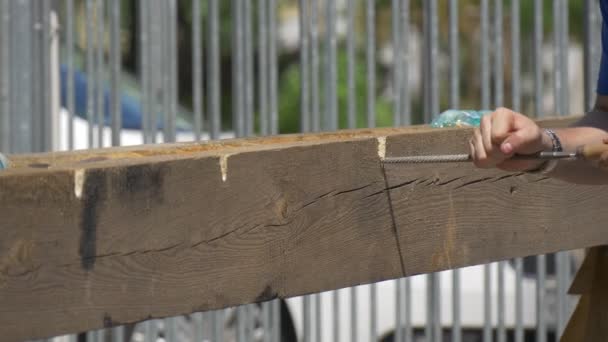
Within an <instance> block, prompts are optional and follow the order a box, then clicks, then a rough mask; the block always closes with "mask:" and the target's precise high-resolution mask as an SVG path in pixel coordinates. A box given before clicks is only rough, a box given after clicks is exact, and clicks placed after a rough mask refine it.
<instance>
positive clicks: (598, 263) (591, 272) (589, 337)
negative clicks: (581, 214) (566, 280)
mask: <svg viewBox="0 0 608 342" xmlns="http://www.w3.org/2000/svg"><path fill="white" fill-rule="evenodd" d="M569 293H570V294H574V295H580V296H581V297H580V300H579V302H578V305H577V307H576V310H575V311H574V313H573V314H572V317H571V318H570V321H569V322H568V325H567V326H566V329H565V331H564V334H563V335H562V338H561V340H560V341H561V342H574V341H608V246H601V247H594V248H591V249H590V251H589V253H588V254H587V256H586V257H585V261H583V264H582V265H581V268H580V269H579V271H578V273H577V274H576V277H575V278H574V281H573V283H572V286H571V287H570V291H569Z"/></svg>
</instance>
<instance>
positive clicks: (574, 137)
mask: <svg viewBox="0 0 608 342" xmlns="http://www.w3.org/2000/svg"><path fill="white" fill-rule="evenodd" d="M556 133H557V135H558V136H559V138H560V140H561V142H562V145H563V147H564V150H566V151H574V150H576V148H577V147H578V146H581V145H585V144H601V143H602V142H603V140H604V139H606V138H608V111H607V112H603V111H599V110H594V111H592V112H589V113H587V114H586V115H585V116H584V117H583V118H582V119H581V120H579V121H578V122H576V123H575V124H574V125H573V127H571V128H565V129H561V130H556ZM548 175H549V176H551V177H555V178H558V179H562V180H565V181H568V182H572V183H580V184H608V171H606V170H605V169H602V168H600V167H598V166H597V165H595V164H592V163H590V162H585V161H560V162H559V163H558V164H557V166H556V168H555V169H554V170H553V171H552V172H550V173H549V174H548Z"/></svg>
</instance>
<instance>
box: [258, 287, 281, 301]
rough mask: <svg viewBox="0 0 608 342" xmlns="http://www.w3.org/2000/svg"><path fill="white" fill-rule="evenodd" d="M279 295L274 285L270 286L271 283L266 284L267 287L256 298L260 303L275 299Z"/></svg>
mask: <svg viewBox="0 0 608 342" xmlns="http://www.w3.org/2000/svg"><path fill="white" fill-rule="evenodd" d="M278 297H279V295H278V294H277V293H276V291H274V290H273V289H272V287H270V286H269V285H266V287H265V288H264V291H262V293H260V294H259V295H258V296H257V297H256V298H255V302H256V303H259V302H266V301H269V300H273V299H276V298H278Z"/></svg>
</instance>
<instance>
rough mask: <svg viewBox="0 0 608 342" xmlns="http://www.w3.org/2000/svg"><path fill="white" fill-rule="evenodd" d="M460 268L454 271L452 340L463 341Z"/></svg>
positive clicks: (453, 341)
mask: <svg viewBox="0 0 608 342" xmlns="http://www.w3.org/2000/svg"><path fill="white" fill-rule="evenodd" d="M461 295H462V292H461V291H460V270H459V269H455V270H454V271H453V272H452V321H453V323H452V342H461V341H462V321H461V312H460V310H461V301H460V296H461Z"/></svg>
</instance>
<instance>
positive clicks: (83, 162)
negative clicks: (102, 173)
mask: <svg viewBox="0 0 608 342" xmlns="http://www.w3.org/2000/svg"><path fill="white" fill-rule="evenodd" d="M104 160H108V158H106V157H92V158H87V159H83V160H81V161H80V163H81V164H86V163H94V162H100V161H104Z"/></svg>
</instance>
